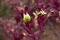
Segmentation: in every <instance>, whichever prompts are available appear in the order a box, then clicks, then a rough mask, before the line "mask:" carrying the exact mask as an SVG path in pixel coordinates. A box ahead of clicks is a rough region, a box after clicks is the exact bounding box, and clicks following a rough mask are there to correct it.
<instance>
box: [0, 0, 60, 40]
mask: <svg viewBox="0 0 60 40" xmlns="http://www.w3.org/2000/svg"><path fill="white" fill-rule="evenodd" d="M37 1H39V3H40V4H39V5H42V4H44V7H45V6H47V5H50V7H49V8H48V7H47V8H46V9H45V10H46V11H47V12H48V11H49V10H50V9H54V10H55V11H57V12H58V14H57V15H59V16H58V17H57V18H55V17H51V19H50V18H49V19H48V20H47V22H46V24H45V26H44V32H43V33H42V36H41V40H60V0H58V4H59V7H58V5H57V6H56V7H57V9H55V8H54V7H53V3H52V2H53V0H37ZM50 1H51V2H50ZM56 4H57V3H56ZM26 5H27V6H28V7H30V8H32V7H36V6H37V3H36V1H35V0H0V40H12V38H13V37H12V34H13V30H14V28H15V27H17V26H19V25H15V24H16V21H15V19H14V17H13V16H14V12H13V9H12V8H11V7H12V6H14V7H15V6H19V7H20V9H23V8H24V7H25V6H26ZM51 7H52V8H51ZM5 24H7V25H8V26H9V25H10V27H6V25H5ZM9 31H10V32H9ZM6 32H7V33H6Z"/></svg>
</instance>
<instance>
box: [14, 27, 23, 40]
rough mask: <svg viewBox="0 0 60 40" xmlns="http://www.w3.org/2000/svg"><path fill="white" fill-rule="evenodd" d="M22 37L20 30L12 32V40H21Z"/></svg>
mask: <svg viewBox="0 0 60 40" xmlns="http://www.w3.org/2000/svg"><path fill="white" fill-rule="evenodd" d="M23 37H24V35H23V33H22V30H21V28H17V29H15V30H14V33H13V38H14V40H21V39H22V38H23Z"/></svg>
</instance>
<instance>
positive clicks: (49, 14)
mask: <svg viewBox="0 0 60 40" xmlns="http://www.w3.org/2000/svg"><path fill="white" fill-rule="evenodd" d="M46 1H47V0H44V1H43V0H41V1H40V0H38V1H37V0H35V3H36V4H37V6H36V7H33V6H32V8H31V7H29V6H28V5H27V6H24V7H23V9H21V8H19V7H18V6H15V7H12V8H13V11H14V18H15V20H16V25H18V24H19V26H20V27H18V28H16V29H15V30H14V33H13V38H14V40H21V39H22V38H23V37H24V36H25V35H24V34H23V32H22V29H23V28H24V29H25V30H26V32H27V34H30V35H33V40H35V39H34V38H35V37H34V33H35V32H34V31H33V30H34V28H35V21H36V20H37V24H38V26H37V28H38V30H39V31H40V33H43V32H44V25H45V23H46V21H47V19H50V20H53V21H55V20H56V18H58V17H59V18H60V15H59V11H60V2H59V0H49V1H48V2H46ZM27 3H28V0H27ZM12 6H13V5H12ZM42 10H43V11H42ZM36 11H37V12H38V13H36ZM41 11H42V12H41ZM44 12H46V14H44ZM33 13H35V15H34V14H33ZM26 14H28V15H29V16H28V15H27V16H26ZM25 16H26V18H25ZM36 16H37V17H36ZM35 17H36V20H35ZM24 18H25V19H24ZM23 19H24V20H25V21H28V22H25V21H24V20H23ZM34 20H35V21H34ZM21 27H23V28H22V29H21ZM39 36H40V35H39Z"/></svg>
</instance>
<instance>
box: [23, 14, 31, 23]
mask: <svg viewBox="0 0 60 40" xmlns="http://www.w3.org/2000/svg"><path fill="white" fill-rule="evenodd" d="M23 20H24V22H29V21H30V20H31V17H30V15H29V14H28V13H26V14H24V18H23Z"/></svg>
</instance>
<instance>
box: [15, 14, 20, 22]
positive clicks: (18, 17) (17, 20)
mask: <svg viewBox="0 0 60 40" xmlns="http://www.w3.org/2000/svg"><path fill="white" fill-rule="evenodd" d="M20 18H21V17H20V16H18V15H17V16H16V17H15V20H16V22H17V23H18V22H19V21H20Z"/></svg>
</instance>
